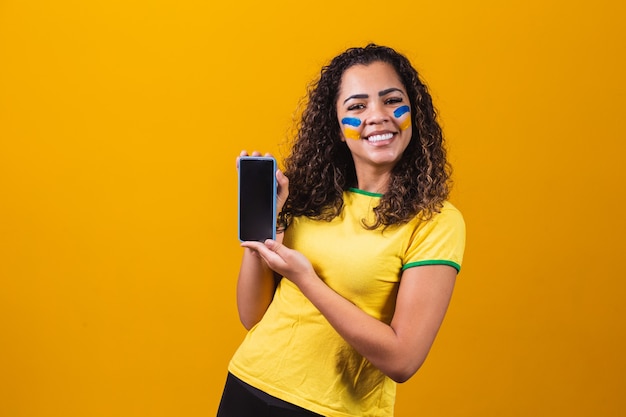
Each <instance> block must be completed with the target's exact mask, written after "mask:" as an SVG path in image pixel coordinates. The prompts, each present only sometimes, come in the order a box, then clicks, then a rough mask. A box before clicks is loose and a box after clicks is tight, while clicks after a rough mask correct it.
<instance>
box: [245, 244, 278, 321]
mask: <svg viewBox="0 0 626 417" xmlns="http://www.w3.org/2000/svg"><path fill="white" fill-rule="evenodd" d="M275 289H276V280H275V279H274V272H273V271H272V270H271V269H269V268H268V267H267V265H265V263H264V262H263V260H262V259H261V258H260V257H259V256H257V255H255V254H253V252H252V251H251V250H250V249H244V254H243V257H242V260H241V268H240V269H239V277H238V279H237V309H238V311H239V319H240V320H241V323H242V324H243V325H244V327H245V328H246V329H248V330H249V329H250V328H252V326H254V325H255V324H256V323H258V322H259V321H260V320H261V318H262V317H263V315H264V314H265V311H266V310H267V307H268V306H269V305H270V303H271V302H272V298H273V297H274V291H275Z"/></svg>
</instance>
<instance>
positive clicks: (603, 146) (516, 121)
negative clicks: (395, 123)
mask: <svg viewBox="0 0 626 417" xmlns="http://www.w3.org/2000/svg"><path fill="white" fill-rule="evenodd" d="M621 4H622V3H621V2H618V1H606V0H597V1H593V2H582V1H571V0H570V1H564V0H558V1H545V0H524V1H521V0H514V1H508V2H501V1H477V2H467V1H461V0H458V1H451V0H442V1H437V2H434V1H433V2H422V1H413V2H409V1H406V2H382V1H376V2H374V1H362V2H338V1H328V0H323V1H315V2H308V1H304V2H287V1H283V2H269V3H264V2H252V1H250V2H239V3H238V2H210V1H192V0H176V1H175V0H169V1H164V0H156V1H155V0H152V1H147V0H141V1H120V0H107V1H104V0H95V1H78V0H58V1H43V0H42V1H28V0H21V1H19V0H0V416H2V417H22V416H24V417H44V416H45V417H52V416H63V417H75V416H76V417H79V416H80V417H85V416H89V417H91V416H94V417H95V416H133V417H135V416H136V417H157V416H167V417H173V416H188V417H192V416H211V415H214V413H215V409H216V407H217V403H218V401H219V397H220V395H221V389H222V384H223V382H224V379H225V376H226V366H227V363H228V360H229V358H230V356H231V354H232V353H233V351H234V349H235V348H236V347H237V345H238V344H239V342H240V341H241V339H242V337H243V335H244V331H243V328H242V326H241V325H240V324H239V322H238V319H237V315H236V310H235V300H234V287H235V278H236V274H237V270H238V262H239V256H240V254H241V249H240V248H239V245H238V241H237V238H236V213H235V210H236V171H235V165H234V161H235V156H236V155H237V154H238V153H239V151H240V150H242V149H248V150H252V149H259V150H263V151H272V152H274V153H276V154H277V155H280V149H281V146H280V143H281V142H282V141H283V140H284V138H285V137H286V136H287V134H288V133H289V131H290V129H291V118H292V114H293V112H294V110H295V108H296V105H297V103H298V100H299V98H300V97H301V96H302V95H303V94H304V92H305V86H306V84H307V83H308V82H309V81H310V80H311V79H313V78H314V77H315V76H316V75H317V74H318V71H319V68H320V67H321V65H322V64H324V63H325V62H326V61H327V60H328V59H329V58H331V57H332V56H334V55H335V54H337V53H338V52H340V51H342V50H343V49H344V48H346V47H349V46H353V45H363V44H365V43H366V42H369V41H375V42H378V43H382V44H388V45H390V46H393V47H395V48H396V49H398V50H399V51H401V52H403V53H405V54H407V55H408V56H409V57H410V58H411V59H412V61H413V62H414V63H415V65H416V67H417V68H418V69H419V70H420V71H421V72H422V75H423V76H424V78H425V79H426V81H427V83H428V84H429V86H430V88H431V91H432V93H433V97H434V100H435V103H436V105H437V107H438V108H439V110H440V115H441V121H442V124H443V127H444V130H445V134H446V136H447V138H448V144H449V147H450V158H451V160H452V162H453V164H454V167H455V171H454V179H455V187H456V188H455V190H454V195H453V202H454V203H455V204H456V205H457V206H458V207H459V208H460V209H461V210H462V211H463V213H464V215H465V219H466V222H467V226H468V241H467V252H466V260H465V263H464V265H463V269H462V272H461V275H460V277H459V281H458V286H457V288H456V290H455V295H454V297H453V301H452V305H451V308H450V311H449V315H448V316H447V318H446V321H445V323H444V326H443V327H442V330H441V333H440V335H439V337H438V339H437V341H436V343H435V345H434V347H433V350H432V352H431V355H430V357H429V359H428V360H427V363H426V364H425V365H424V367H423V368H422V369H421V370H420V372H418V374H417V375H416V376H415V377H414V378H413V379H412V380H411V381H409V382H408V383H406V384H404V385H401V386H400V387H399V394H398V401H397V407H396V408H397V413H396V414H397V416H401V417H404V416H407V417H408V416H448V417H450V416H498V417H503V416H505V417H506V416H511V417H513V416H568V417H575V416H622V415H624V410H626V397H625V396H624V395H623V394H624V389H625V388H626V360H625V359H624V352H626V342H625V337H626V336H625V330H626V328H625V327H626V326H625V322H626V307H625V305H626V302H625V301H624V299H625V296H626V291H625V288H626V283H625V281H626V280H625V279H624V273H623V271H622V269H623V267H624V261H625V258H626V250H625V249H626V245H625V243H624V236H625V234H626V230H625V229H626V228H625V220H624V212H625V210H624V198H625V189H624V188H625V183H626V181H625V180H626V178H625V177H626V175H625V168H624V164H625V162H626V161H625V160H624V154H625V150H626V145H625V142H626V135H625V134H626V122H625V120H626V118H625V117H624V113H625V108H626V107H625V105H626V82H625V81H624V74H626V65H625V64H626V61H625V57H624V46H625V45H626V42H625V41H626V29H625V28H624V21H625V18H626V14H625V10H624V6H623V5H621Z"/></svg>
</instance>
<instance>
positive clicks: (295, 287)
mask: <svg viewBox="0 0 626 417" xmlns="http://www.w3.org/2000/svg"><path fill="white" fill-rule="evenodd" d="M246 154H247V153H246V152H242V155H246ZM253 154H255V155H258V152H255V153H253ZM445 156H446V153H445V149H444V146H443V138H442V133H441V129H440V127H439V124H438V122H437V120H436V115H435V110H434V108H433V105H432V102H431V97H430V95H429V93H428V91H427V88H426V86H425V85H424V84H423V83H422V82H421V80H420V78H419V75H418V73H417V72H416V70H415V69H414V68H413V67H412V66H411V64H410V62H409V61H408V60H407V59H406V58H405V57H404V56H403V55H401V54H399V53H397V52H396V51H394V50H393V49H391V48H387V47H383V46H378V45H374V44H370V45H367V46H366V47H364V48H351V49H348V50H347V51H345V52H344V53H342V54H340V55H339V56H337V57H336V58H334V59H333V60H332V61H331V62H330V64H329V65H327V66H326V67H324V68H323V69H322V72H321V75H320V78H319V80H318V81H317V82H316V83H315V84H314V85H312V86H311V88H310V89H309V94H308V100H307V102H306V107H305V109H304V111H303V114H302V119H301V122H300V124H299V126H298V132H297V136H296V138H295V142H294V144H293V147H292V150H291V154H290V155H289V156H288V157H287V158H286V160H285V172H284V174H283V173H282V172H280V171H277V173H276V178H277V182H278V184H279V190H278V210H279V212H280V215H279V223H280V224H281V227H279V229H280V230H279V232H284V233H279V234H277V238H276V240H275V241H274V240H267V241H265V242H244V243H242V246H243V247H244V248H245V249H244V254H243V259H242V264H241V269H240V273H239V280H238V286H237V305H238V309H239V315H240V318H241V321H242V323H243V324H244V326H245V327H246V328H247V329H249V332H248V334H247V336H246V338H245V340H244V342H243V343H242V345H241V346H240V347H239V349H238V350H237V352H236V353H235V355H234V357H233V358H232V360H231V362H230V365H229V377H228V380H227V383H226V387H225V390H224V394H223V396H222V401H221V404H220V409H219V411H218V416H220V417H227V416H237V417H245V416H262V415H268V416H270V415H271V416H276V415H285V416H311V415H324V416H391V415H393V407H394V401H395V388H396V386H395V384H396V382H404V381H406V380H408V379H409V378H410V377H411V376H412V375H413V374H415V372H417V370H418V369H419V368H420V366H421V365H422V363H423V362H424V360H425V358H426V355H427V354H428V351H429V349H430V347H431V345H432V343H433V341H434V339H435V336H436V334H437V331H438V330H439V327H440V326H441V323H442V321H443V318H444V315H445V312H446V309H447V307H448V303H449V301H450V297H451V295H452V290H453V287H454V283H455V279H456V275H457V273H458V271H459V269H460V265H461V261H462V257H463V251H464V245H465V227H464V223H463V218H462V216H461V214H460V212H459V211H458V210H457V209H456V208H454V207H453V206H452V205H451V204H450V203H449V202H448V201H447V198H448V194H449V184H448V183H449V172H448V171H449V169H448V164H447V162H446V157H445Z"/></svg>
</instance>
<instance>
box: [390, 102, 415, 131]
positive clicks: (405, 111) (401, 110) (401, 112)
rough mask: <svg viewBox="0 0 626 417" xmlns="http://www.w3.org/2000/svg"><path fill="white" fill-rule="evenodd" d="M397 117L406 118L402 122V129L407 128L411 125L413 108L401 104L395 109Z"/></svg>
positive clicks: (394, 112) (394, 113)
mask: <svg viewBox="0 0 626 417" xmlns="http://www.w3.org/2000/svg"><path fill="white" fill-rule="evenodd" d="M393 115H394V117H395V118H396V119H404V120H402V121H401V122H400V129H401V130H407V129H408V128H409V127H410V126H411V109H410V108H409V106H400V107H398V108H397V109H395V110H394V111H393Z"/></svg>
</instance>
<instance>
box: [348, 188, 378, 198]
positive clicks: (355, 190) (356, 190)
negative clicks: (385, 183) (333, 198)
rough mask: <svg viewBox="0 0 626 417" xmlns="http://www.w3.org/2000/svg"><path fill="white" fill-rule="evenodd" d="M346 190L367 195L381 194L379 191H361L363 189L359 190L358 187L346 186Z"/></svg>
mask: <svg viewBox="0 0 626 417" xmlns="http://www.w3.org/2000/svg"><path fill="white" fill-rule="evenodd" d="M348 191H352V192H353V193H357V194H363V195H367V196H369V197H382V196H383V195H382V194H380V193H371V192H369V191H363V190H359V189H358V188H353V187H350V188H348Z"/></svg>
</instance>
